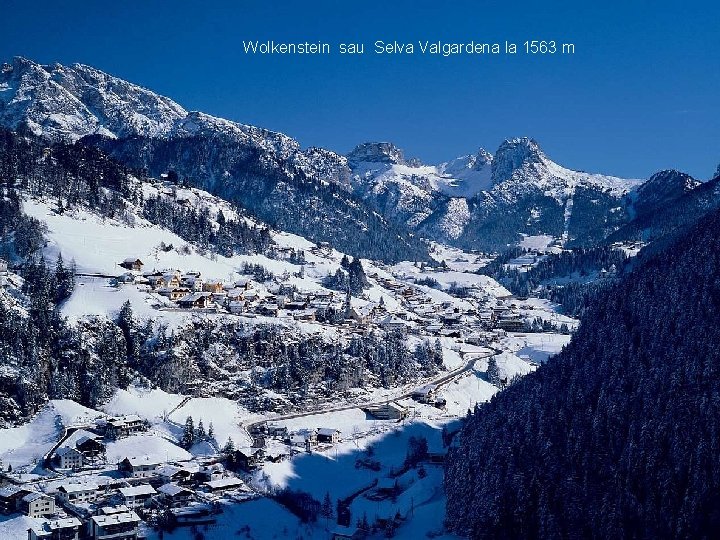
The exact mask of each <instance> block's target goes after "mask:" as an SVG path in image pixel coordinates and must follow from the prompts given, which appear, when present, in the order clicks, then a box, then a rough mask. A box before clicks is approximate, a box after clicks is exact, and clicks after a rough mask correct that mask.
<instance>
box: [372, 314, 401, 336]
mask: <svg viewBox="0 0 720 540" xmlns="http://www.w3.org/2000/svg"><path fill="white" fill-rule="evenodd" d="M379 324H380V326H382V327H383V328H384V329H385V330H399V331H401V332H405V331H407V323H406V322H405V321H403V320H402V319H399V318H397V317H396V316H394V315H388V316H387V317H385V318H384V319H382V320H381V321H380V323H379Z"/></svg>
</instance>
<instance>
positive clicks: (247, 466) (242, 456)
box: [235, 448, 265, 472]
mask: <svg viewBox="0 0 720 540" xmlns="http://www.w3.org/2000/svg"><path fill="white" fill-rule="evenodd" d="M264 460H265V452H264V450H263V449H262V448H241V449H240V450H236V451H235V462H236V463H237V464H238V466H239V467H240V468H241V469H243V470H244V471H247V472H250V471H252V470H255V469H256V468H257V467H258V466H260V465H261V464H262V462H263V461H264Z"/></svg>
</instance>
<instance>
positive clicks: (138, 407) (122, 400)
mask: <svg viewBox="0 0 720 540" xmlns="http://www.w3.org/2000/svg"><path fill="white" fill-rule="evenodd" d="M183 399H185V396H182V395H180V394H170V393H168V392H165V391H163V390H160V389H159V388H152V389H147V388H140V387H134V386H131V387H130V388H128V389H127V390H124V389H122V388H120V389H118V390H117V391H116V392H115V395H113V397H112V399H110V401H109V402H107V403H106V404H105V405H103V410H104V411H105V412H107V413H108V414H111V415H113V416H125V415H129V414H136V415H138V416H139V417H140V418H143V419H145V420H148V421H150V422H151V423H156V422H158V421H162V420H163V419H164V418H165V416H166V415H167V414H168V413H169V412H170V411H172V410H173V409H174V408H175V407H177V406H178V405H180V403H182V401H183Z"/></svg>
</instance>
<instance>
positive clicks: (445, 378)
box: [240, 347, 500, 435]
mask: <svg viewBox="0 0 720 540" xmlns="http://www.w3.org/2000/svg"><path fill="white" fill-rule="evenodd" d="M486 348H488V349H490V352H489V353H487V354H485V355H482V356H480V355H478V356H475V355H474V354H473V358H472V359H471V360H468V361H467V362H466V363H465V365H463V366H461V367H459V368H456V369H454V370H453V371H450V372H449V373H445V374H443V375H440V376H438V377H436V378H434V379H430V380H428V381H425V382H424V383H423V384H422V385H421V386H420V387H422V386H427V385H429V384H434V385H435V386H437V387H440V386H443V385H445V384H448V383H450V382H452V381H454V380H456V379H458V378H459V377H460V376H461V375H463V374H464V373H467V372H468V371H470V370H471V369H472V368H473V366H474V365H475V362H477V361H478V360H481V359H483V358H488V357H490V356H493V355H495V354H498V353H500V351H499V350H497V349H492V348H490V347H486ZM420 387H414V388H413V389H412V390H409V391H406V392H403V393H400V394H397V395H395V396H387V397H385V398H383V399H381V400H373V401H367V402H365V403H353V404H350V405H338V406H334V407H333V406H329V407H320V408H318V409H312V410H308V411H303V412H297V413H291V414H281V415H278V416H273V417H270V418H263V419H262V420H256V421H251V422H247V423H241V424H240V427H241V428H243V429H245V431H250V429H251V428H252V427H253V426H256V425H259V424H263V423H265V422H270V421H272V422H279V421H281V420H292V419H293V418H302V417H304V416H314V415H316V414H325V413H331V412H341V411H348V410H350V409H365V408H369V407H373V406H377V405H382V404H384V403H387V402H388V401H396V400H399V399H406V398H409V397H411V396H412V395H413V392H415V390H416V389H417V388H420ZM248 435H249V433H248Z"/></svg>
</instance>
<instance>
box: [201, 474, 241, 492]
mask: <svg viewBox="0 0 720 540" xmlns="http://www.w3.org/2000/svg"><path fill="white" fill-rule="evenodd" d="M203 486H204V487H205V489H206V490H207V491H208V492H210V493H225V492H226V491H231V490H235V489H244V488H245V482H243V481H242V480H241V479H240V478H235V477H229V478H219V479H217V480H210V481H209V482H205V483H204V484H203Z"/></svg>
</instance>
